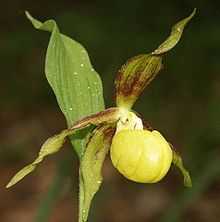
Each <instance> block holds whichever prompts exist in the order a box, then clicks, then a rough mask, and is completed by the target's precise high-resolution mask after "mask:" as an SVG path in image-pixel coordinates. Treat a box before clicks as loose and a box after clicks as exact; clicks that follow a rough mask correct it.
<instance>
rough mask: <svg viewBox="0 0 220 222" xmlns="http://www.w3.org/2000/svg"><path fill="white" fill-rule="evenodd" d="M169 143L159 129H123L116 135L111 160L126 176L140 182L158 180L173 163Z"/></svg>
mask: <svg viewBox="0 0 220 222" xmlns="http://www.w3.org/2000/svg"><path fill="white" fill-rule="evenodd" d="M172 158H173V155H172V150H171V148H170V145H169V143H168V142H167V141H166V140H165V139H164V137H163V136H162V135H161V134H160V133H159V132H158V131H156V130H154V131H152V132H151V131H149V130H141V129H138V130H135V129H134V130H133V129H131V130H127V129H125V130H121V131H120V132H118V133H116V135H115V136H114V137H113V140H112V145H111V160H112V163H113V165H114V167H115V168H117V169H118V171H119V172H120V173H121V174H122V175H124V176H125V177H126V178H128V179H130V180H132V181H135V182H140V183H155V182H158V181H160V180H161V179H162V178H163V177H164V176H165V175H166V174H167V172H168V170H169V168H170V166H171V163H172Z"/></svg>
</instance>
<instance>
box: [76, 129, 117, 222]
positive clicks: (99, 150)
mask: <svg viewBox="0 0 220 222" xmlns="http://www.w3.org/2000/svg"><path fill="white" fill-rule="evenodd" d="M113 133H114V128H112V127H111V126H109V125H105V126H102V127H100V128H99V129H97V130H95V132H94V135H93V136H92V137H91V139H90V141H89V143H88V145H87V148H86V151H85V154H84V155H83V158H82V160H81V164H80V208H79V221H80V222H86V221H87V218H88V213H89V209H90V205H91V201H92V199H93V197H94V195H95V193H96V192H97V191H98V190H99V187H100V185H101V183H102V173H101V170H102V165H103V162H104V160H105V156H106V154H107V153H108V151H109V148H110V145H111V139H112V136H113Z"/></svg>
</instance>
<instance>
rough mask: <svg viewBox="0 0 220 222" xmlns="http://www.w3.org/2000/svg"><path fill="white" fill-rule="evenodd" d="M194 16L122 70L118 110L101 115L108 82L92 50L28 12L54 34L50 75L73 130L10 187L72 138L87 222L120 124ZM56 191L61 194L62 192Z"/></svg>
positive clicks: (82, 220)
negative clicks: (99, 71)
mask: <svg viewBox="0 0 220 222" xmlns="http://www.w3.org/2000/svg"><path fill="white" fill-rule="evenodd" d="M194 14H195V10H194V11H193V13H192V14H191V15H190V16H189V17H187V18H186V19H184V20H182V21H180V22H178V23H177V24H176V25H175V26H174V27H173V29H172V31H171V34H170V36H169V37H168V39H167V40H166V41H165V42H164V43H162V44H161V45H160V46H159V47H158V48H157V49H156V50H154V51H153V52H152V53H150V54H148V55H141V56H136V57H134V58H132V59H130V60H129V61H128V62H127V63H126V64H125V65H124V66H123V67H122V68H121V70H120V71H119V75H118V78H117V80H116V104H117V106H118V107H116V108H110V109H106V110H104V111H101V110H103V109H104V101H103V95H102V83H101V80H100V78H99V76H98V74H97V73H96V72H95V71H94V69H93V68H92V66H91V64H90V60H89V57H88V54H87V52H86V50H85V49H84V48H83V47H82V46H81V45H80V44H79V43H77V42H76V41H74V40H72V39H70V38H69V37H67V36H65V35H63V34H61V33H60V32H59V29H58V27H57V25H56V23H55V21H53V20H48V21H46V22H44V23H41V22H40V21H38V20H36V19H34V18H33V17H32V16H31V15H30V14H29V13H28V12H26V15H27V17H28V19H29V20H30V21H31V23H32V24H33V26H34V27H35V28H36V29H39V30H44V31H49V32H51V33H52V34H51V38H50V42H49V46H48V49H47V55H46V65H45V72H46V77H47V80H48V82H49V84H50V86H51V87H52V89H53V91H54V94H55V96H56V98H57V102H58V104H59V106H60V109H61V110H62V112H63V114H64V116H65V118H66V120H67V125H68V128H67V129H66V130H63V131H61V133H59V134H57V135H55V136H53V137H50V138H49V139H48V140H47V141H46V142H45V143H44V144H43V145H42V147H41V150H40V152H39V154H38V157H37V158H36V159H35V160H34V161H33V163H31V164H29V165H28V166H26V167H24V168H23V169H22V170H21V171H19V172H18V173H17V174H16V175H15V176H14V177H13V178H12V180H11V181H10V182H9V184H8V185H7V187H10V186H12V185H14V184H15V183H17V182H18V181H20V180H21V179H22V178H23V177H24V176H26V175H27V174H29V173H30V172H32V171H33V170H34V169H35V168H36V166H37V165H38V164H39V163H40V162H41V161H42V160H43V159H44V158H45V157H46V156H47V155H50V154H53V153H55V152H57V151H59V149H60V148H61V147H62V145H63V143H64V142H65V139H66V137H67V136H71V142H72V144H73V145H74V148H75V151H76V152H77V154H78V157H79V160H80V171H79V173H80V186H79V187H80V192H79V222H86V221H87V218H88V213H89V209H90V205H91V201H92V199H93V197H94V195H95V193H96V192H97V191H98V189H99V187H100V185H101V182H102V175H101V169H102V165H103V162H104V159H105V157H106V154H107V153H108V150H109V147H110V145H111V138H112V136H113V134H114V129H115V124H116V123H117V122H118V121H119V120H122V119H123V118H122V117H124V116H126V115H127V114H126V113H127V112H129V109H130V108H131V107H132V105H133V104H134V102H135V101H136V100H137V98H138V97H139V95H140V94H141V93H142V91H143V90H144V88H145V87H146V86H147V85H148V84H149V83H150V82H151V81H152V80H153V79H154V77H155V76H156V74H157V73H158V72H159V71H160V69H161V68H162V56H163V55H164V53H165V52H168V51H169V50H170V49H172V48H173V47H174V46H175V45H176V44H177V43H178V41H179V40H180V38H181V35H182V32H183V29H184V26H185V25H186V24H187V22H188V21H189V20H190V19H191V18H192V17H193V15H194ZM134 115H135V114H134ZM126 119H127V118H126ZM125 122H126V121H125ZM141 123H142V122H141ZM123 124H124V123H123ZM90 125H93V126H98V128H96V129H95V130H93V132H91V128H88V126H90ZM100 125H101V126H100ZM82 129H84V130H82ZM142 129H143V127H142ZM88 132H90V133H88ZM173 162H174V164H176V165H177V166H178V167H179V168H180V170H181V171H182V173H183V175H184V177H185V185H187V186H189V185H190V183H191V181H190V177H189V174H188V172H187V171H186V170H185V168H184V167H183V164H182V160H181V158H180V157H179V156H178V155H177V154H175V153H174V158H173ZM54 189H55V190H56V187H55V188H54ZM52 191H53V189H52ZM49 202H50V200H49Z"/></svg>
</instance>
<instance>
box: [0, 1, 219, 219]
mask: <svg viewBox="0 0 220 222" xmlns="http://www.w3.org/2000/svg"><path fill="white" fill-rule="evenodd" d="M194 7H196V8H198V11H197V15H196V16H195V18H193V20H192V22H190V24H189V25H188V26H187V28H186V30H185V32H184V35H183V38H182V39H181V41H180V43H179V44H178V45H177V46H176V47H175V49H174V50H172V52H170V53H169V55H167V56H166V58H165V59H164V64H165V66H164V70H163V71H162V72H161V73H160V74H159V75H158V77H157V78H156V80H155V81H154V82H153V83H152V84H151V85H150V86H149V87H148V88H147V89H146V90H145V93H144V95H142V97H141V98H140V99H139V101H138V102H137V104H136V106H135V110H136V111H138V112H139V113H141V114H142V115H144V116H145V118H146V119H147V120H148V121H149V122H150V123H151V125H152V126H153V127H154V128H156V129H158V130H160V131H161V132H162V133H163V134H164V136H165V137H166V138H168V139H169V141H171V142H172V143H173V144H174V145H175V147H176V148H177V150H178V151H179V152H180V153H181V154H182V156H183V158H184V161H185V165H186V166H187V168H188V169H190V172H191V174H192V178H193V187H192V188H191V189H185V188H184V187H183V183H182V176H181V175H180V173H179V172H178V171H177V170H176V169H174V168H172V170H171V171H170V172H169V174H168V176H166V178H165V179H164V180H163V181H162V182H160V183H158V184H154V185H142V184H136V183H132V182H129V181H127V180H126V179H124V178H123V177H121V176H120V175H119V174H118V173H117V172H116V170H115V169H113V167H112V165H111V162H110V161H109V159H108V160H107V161H106V163H105V167H104V178H105V182H104V184H103V186H102V188H101V190H100V192H99V193H98V195H97V196H96V198H95V201H94V202H93V207H92V211H91V214H90V220H89V221H96V222H101V221H105V222H133V221H139V222H144V221H148V222H156V221H157V222H168V221H169V222H172V221H173V222H174V221H176V222H191V221H193V222H207V221H210V222H217V221H219V218H220V211H219V207H220V180H219V178H220V155H219V154H220V151H219V150H220V138H219V135H220V119H219V113H220V103H219V98H220V62H219V52H220V3H219V1H205V0H200V1H190V0H184V1H174V0H173V1H157V0H155V1H146V0H137V1H128V0H127V1H124V0H121V1H116V0H114V1H103V0H98V1H83V0H82V1H80V0H72V1H55V0H53V1H52V0H44V1H43V0H38V1H27V0H20V1H19V0H13V1H12V0H8V1H2V2H1V13H0V25H1V31H0V32H1V35H0V59H1V62H0V67H1V75H0V84H1V85H0V95H1V99H0V104H1V105H0V108H1V109H0V130H1V134H0V147H1V148H0V170H1V173H0V176H1V184H0V186H1V189H0V197H1V198H0V221H1V222H14V221H17V222H30V221H34V222H46V221H50V222H60V221H62V222H65V221H77V197H78V194H77V192H78V176H77V174H78V161H77V159H76V157H75V155H74V154H73V152H72V148H71V146H70V144H67V145H66V147H65V149H63V150H62V151H61V152H59V153H58V154H57V155H54V156H53V157H50V158H48V159H47V160H46V161H45V162H44V163H43V164H42V165H41V166H40V167H39V168H38V170H37V171H35V172H34V173H33V174H32V175H31V176H29V177H27V178H25V180H23V181H22V182H20V183H19V184H18V185H16V186H15V187H13V188H12V189H10V190H6V189H5V188H4V186H5V184H6V183H7V182H8V181H9V179H10V178H11V176H12V175H13V174H14V173H15V172H17V171H18V169H20V168H21V167H22V166H24V165H25V164H27V163H29V162H30V161H32V160H33V158H34V156H35V155H36V153H37V151H38V150H39V147H40V145H41V144H42V142H43V141H44V140H45V139H46V138H47V137H49V136H50V135H53V134H54V133H55V132H58V131H59V130H61V129H63V128H64V127H65V120H64V117H63V116H62V114H61V112H60V110H59V108H58V106H57V104H56V101H55V97H54V95H53V93H52V91H51V89H50V87H49V85H48V83H47V81H46V78H45V75H44V59H45V53H46V48H47V44H48V39H49V34H48V33H44V32H40V31H36V30H34V29H33V27H32V26H31V24H30V23H29V21H28V20H27V19H26V18H25V16H24V10H29V11H30V12H31V13H32V15H33V16H34V17H36V18H38V19H40V20H42V21H44V20H46V19H49V18H54V19H55V20H56V21H57V23H58V25H59V27H60V29H61V31H62V32H63V33H65V34H66V35H69V36H71V37H73V38H74V39H76V40H78V41H79V42H81V43H82V44H83V45H84V46H85V47H86V48H87V50H88V52H89V55H90V57H91V60H92V63H93V65H94V67H95V68H96V70H97V71H98V73H99V74H100V75H101V78H102V80H103V84H104V96H105V101H106V106H112V105H114V101H113V99H112V98H113V89H114V85H113V81H114V78H115V73H116V72H117V70H118V69H119V67H120V66H121V65H122V64H123V63H124V62H125V61H126V60H127V59H128V58H130V57H132V56H134V55H137V54H140V53H147V52H151V51H152V50H153V49H155V48H156V47H157V46H158V44H160V43H161V42H162V41H163V40H164V39H165V38H166V37H167V35H168V34H169V31H170V28H171V26H172V25H173V24H175V22H176V21H178V20H180V19H181V18H183V17H186V16H188V15H189V14H190V13H191V11H192V10H193V8H194ZM76 96H77V95H76Z"/></svg>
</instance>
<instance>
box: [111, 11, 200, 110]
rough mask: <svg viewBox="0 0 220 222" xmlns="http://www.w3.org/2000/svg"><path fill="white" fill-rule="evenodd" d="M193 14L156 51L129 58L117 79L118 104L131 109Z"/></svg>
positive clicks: (177, 25) (178, 25) (156, 72)
mask: <svg viewBox="0 0 220 222" xmlns="http://www.w3.org/2000/svg"><path fill="white" fill-rule="evenodd" d="M195 12H196V10H195V9H194V11H193V12H192V14H191V15H190V16H189V17H187V18H185V19H183V20H181V21H180V22H178V23H177V24H176V25H174V26H173V28H172V31H171V34H170V36H169V37H168V38H167V40H165V41H164V42H163V43H162V44H161V45H160V46H159V47H158V48H157V49H156V50H155V51H153V52H152V53H150V54H143V55H138V56H135V57H133V58H131V59H129V60H128V61H127V62H126V63H125V64H124V65H123V66H122V67H121V69H120V70H119V71H118V74H117V78H116V81H115V87H116V105H117V106H119V107H124V108H126V109H131V108H132V106H133V105H134V103H135V101H136V100H137V99H138V97H139V96H140V94H141V93H142V92H143V90H144V89H145V88H146V86H147V85H148V84H149V83H150V82H151V81H152V80H153V79H154V78H155V76H156V75H157V74H158V73H159V71H160V70H161V69H162V56H163V55H164V54H165V53H166V52H168V51H169V50H171V49H172V48H173V47H174V46H175V45H176V44H177V43H178V41H179V40H180V38H181V36H182V33H183V29H184V27H185V25H186V24H187V23H188V22H189V21H190V20H191V18H192V17H193V16H194V14H195Z"/></svg>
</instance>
